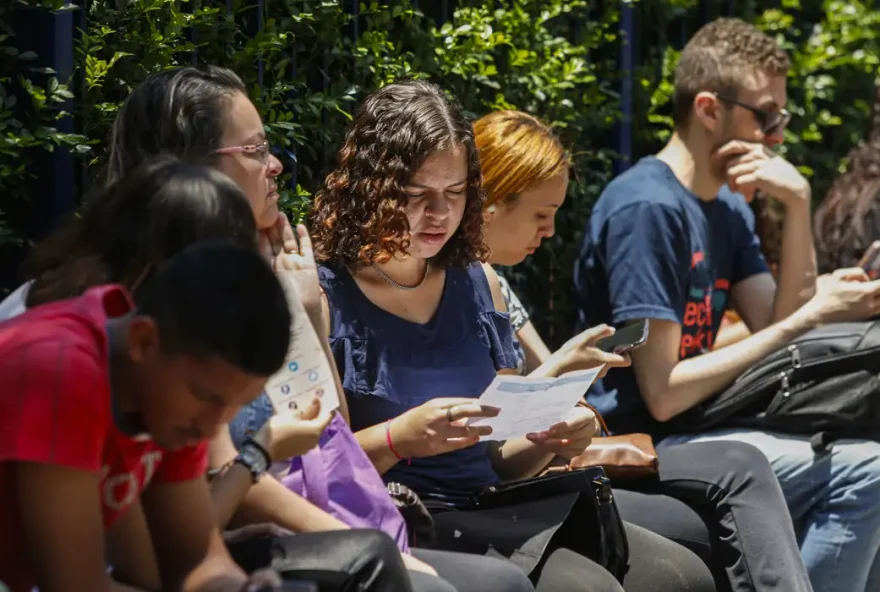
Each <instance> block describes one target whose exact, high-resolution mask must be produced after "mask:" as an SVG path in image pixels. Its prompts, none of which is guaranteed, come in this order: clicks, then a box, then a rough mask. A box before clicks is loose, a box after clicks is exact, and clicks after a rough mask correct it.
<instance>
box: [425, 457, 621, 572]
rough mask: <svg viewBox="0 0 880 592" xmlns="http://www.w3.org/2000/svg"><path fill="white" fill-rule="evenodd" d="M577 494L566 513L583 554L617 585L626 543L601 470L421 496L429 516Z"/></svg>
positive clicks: (579, 471)
mask: <svg viewBox="0 0 880 592" xmlns="http://www.w3.org/2000/svg"><path fill="white" fill-rule="evenodd" d="M571 494H578V501H577V502H576V503H575V505H574V507H573V509H572V512H573V513H575V514H576V521H577V524H576V525H573V527H575V528H577V529H579V530H580V532H582V533H583V534H584V538H583V539H582V540H583V546H584V552H585V554H586V555H587V556H588V557H590V559H592V560H593V561H595V562H596V563H598V564H599V565H601V566H602V567H604V568H605V569H606V570H608V571H609V572H610V573H611V574H612V575H614V577H616V578H617V579H618V580H620V581H622V580H623V577H624V575H626V572H627V570H628V569H629V543H628V542H627V539H626V532H625V531H624V528H623V521H622V520H621V519H620V513H619V512H618V510H617V504H616V503H615V502H614V495H613V492H612V489H611V481H610V480H609V479H608V477H607V476H606V475H605V471H604V470H603V469H602V467H589V468H585V469H575V470H572V471H566V472H560V473H551V474H547V475H542V476H540V477H533V478H531V479H520V480H517V481H509V482H507V483H501V484H499V485H491V486H488V487H484V488H482V489H481V490H480V491H478V492H477V493H476V494H474V495H447V494H441V493H427V494H421V500H422V503H423V505H424V506H425V508H427V510H428V511H429V512H431V513H434V514H436V513H439V512H449V511H480V510H492V509H494V508H500V507H509V506H514V505H518V504H523V503H527V502H533V501H536V500H546V499H550V498H554V497H560V496H566V495H571Z"/></svg>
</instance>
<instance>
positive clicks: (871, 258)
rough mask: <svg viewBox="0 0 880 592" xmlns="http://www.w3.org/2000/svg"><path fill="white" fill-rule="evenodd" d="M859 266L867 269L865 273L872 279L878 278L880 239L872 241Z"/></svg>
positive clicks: (879, 271) (879, 274) (879, 270)
mask: <svg viewBox="0 0 880 592" xmlns="http://www.w3.org/2000/svg"><path fill="white" fill-rule="evenodd" d="M859 267H861V268H862V269H864V270H865V273H867V274H868V277H869V278H871V279H872V280H876V279H877V278H878V277H880V240H876V241H874V242H873V243H871V246H870V247H868V249H867V250H866V251H865V254H864V255H862V260H861V261H859Z"/></svg>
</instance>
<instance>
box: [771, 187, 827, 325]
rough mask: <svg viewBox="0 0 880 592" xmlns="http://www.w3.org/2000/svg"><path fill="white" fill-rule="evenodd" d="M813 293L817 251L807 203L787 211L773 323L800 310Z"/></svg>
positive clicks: (796, 205) (790, 206) (789, 208)
mask: <svg viewBox="0 0 880 592" xmlns="http://www.w3.org/2000/svg"><path fill="white" fill-rule="evenodd" d="M815 291H816V249H815V246H814V245H813V233H812V229H811V228H810V205H809V200H807V201H805V202H804V203H796V204H791V205H789V206H788V207H787V208H786V211H785V221H784V222H783V226H782V249H781V253H780V258H779V277H778V278H777V287H776V297H775V298H774V301H773V319H772V321H771V322H772V323H776V322H779V321H781V320H782V319H784V318H786V317H788V316H789V315H791V314H792V313H794V312H795V311H796V310H797V309H799V308H800V307H801V306H803V305H804V304H805V303H806V302H807V301H808V300H809V299H810V298H812V297H813V294H814V293H815Z"/></svg>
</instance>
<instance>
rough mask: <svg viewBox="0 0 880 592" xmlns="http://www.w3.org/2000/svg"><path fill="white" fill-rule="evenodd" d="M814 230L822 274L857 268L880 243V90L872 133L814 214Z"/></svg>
mask: <svg viewBox="0 0 880 592" xmlns="http://www.w3.org/2000/svg"><path fill="white" fill-rule="evenodd" d="M813 227H814V228H813V232H814V233H815V234H816V255H817V257H818V263H819V272H820V273H831V272H833V271H834V270H835V269H839V268H841V267H855V266H856V265H858V264H859V260H860V259H861V258H862V255H864V253H865V251H867V250H868V247H870V246H871V243H873V242H874V241H875V240H878V239H880V86H878V87H877V88H876V89H875V91H874V104H873V105H872V107H871V123H870V127H869V128H868V133H867V135H866V136H865V139H864V140H863V141H862V142H861V143H860V144H859V145H858V146H857V147H855V148H853V149H852V150H851V151H850V153H849V155H848V156H847V164H846V170H845V171H844V172H843V173H842V174H841V175H840V176H838V177H837V178H836V179H835V180H834V183H832V185H831V188H830V189H829V190H828V193H827V194H826V195H825V198H824V199H823V200H822V203H821V204H819V207H818V208H817V209H816V213H815V214H813Z"/></svg>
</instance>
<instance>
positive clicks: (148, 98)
mask: <svg viewBox="0 0 880 592" xmlns="http://www.w3.org/2000/svg"><path fill="white" fill-rule="evenodd" d="M246 91H247V89H246V88H245V85H244V83H243V82H242V81H241V78H239V77H238V75H237V74H236V73H235V72H233V71H232V70H229V69H227V68H220V67H217V66H205V67H195V66H188V67H185V68H174V69H170V70H164V71H162V72H158V73H156V74H152V75H151V76H149V77H147V78H146V79H145V80H144V81H143V82H141V83H140V84H139V85H138V86H137V87H135V89H134V90H132V92H131V94H130V95H129V96H128V98H127V99H126V100H125V103H123V105H122V107H121V108H120V110H119V113H117V114H116V119H115V121H114V122H113V128H112V130H111V132H110V142H109V148H108V149H109V157H108V163H107V170H106V177H105V182H107V183H112V182H115V181H117V180H119V179H120V178H121V177H122V176H123V175H126V174H127V173H128V172H130V171H131V170H133V169H134V168H135V167H136V166H138V165H139V164H140V163H142V162H145V161H147V160H150V159H151V158H155V157H157V156H159V155H161V154H173V155H174V156H178V157H180V158H183V159H185V160H188V161H193V162H203V163H205V164H211V163H212V162H213V159H214V157H213V156H212V153H213V152H214V151H215V150H216V149H217V148H220V140H221V137H222V135H223V129H224V127H225V116H226V115H225V114H226V110H227V106H228V104H229V101H230V99H231V98H232V97H233V96H234V95H235V94H236V93H245V94H246Z"/></svg>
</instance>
